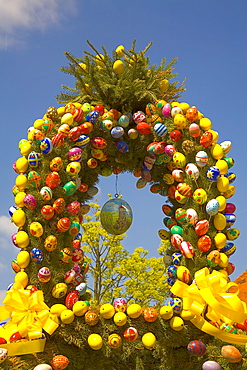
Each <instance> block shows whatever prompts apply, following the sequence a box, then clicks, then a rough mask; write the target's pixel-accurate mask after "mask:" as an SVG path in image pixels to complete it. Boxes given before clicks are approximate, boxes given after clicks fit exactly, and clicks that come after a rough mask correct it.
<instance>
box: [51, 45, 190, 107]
mask: <svg viewBox="0 0 247 370" xmlns="http://www.w3.org/2000/svg"><path fill="white" fill-rule="evenodd" d="M88 44H89V46H90V47H91V49H92V52H93V53H89V52H87V51H85V52H84V57H83V58H77V57H75V56H73V55H72V54H70V53H68V52H66V53H65V55H66V57H67V59H68V60H69V65H68V67H62V68H61V70H62V71H63V72H65V73H68V74H70V75H73V76H74V77H75V79H76V80H75V87H74V88H70V87H67V86H64V85H63V86H62V87H63V88H64V89H65V92H62V93H61V94H60V95H59V96H58V97H57V99H58V101H59V102H60V103H67V102H70V101H73V102H79V103H85V102H88V103H90V104H103V105H105V107H106V108H108V109H109V108H110V107H112V108H115V109H117V110H119V111H121V112H129V111H130V112H132V111H135V110H138V109H139V110H144V109H145V106H146V104H147V103H150V102H155V101H156V100H159V99H164V100H166V101H175V100H177V99H178V98H179V97H180V96H181V92H182V91H183V90H184V82H185V81H184V82H183V83H182V84H181V85H179V86H177V85H178V82H177V81H175V82H173V83H171V84H170V86H169V88H168V90H167V91H166V92H164V93H163V92H161V91H160V82H161V81H162V80H163V79H167V80H169V81H170V80H171V79H173V78H174V77H176V76H177V74H174V73H173V69H174V64H175V63H176V60H177V59H176V58H175V59H173V60H172V61H171V62H170V63H168V64H167V65H165V59H163V60H162V62H161V64H160V65H159V66H157V65H150V61H149V58H148V57H146V55H145V54H146V52H147V50H148V49H149V48H150V46H151V44H152V43H150V44H149V45H148V46H147V47H146V48H145V49H144V50H143V51H140V52H139V53H138V52H136V50H135V41H134V42H133V44H132V47H131V49H130V50H129V51H124V58H123V61H122V62H123V64H124V71H123V73H122V74H120V75H118V74H116V73H115V72H114V71H113V64H114V62H115V61H116V60H119V59H118V55H117V53H116V52H115V51H113V53H112V56H110V55H109V54H108V53H107V51H106V49H105V48H104V47H103V46H102V50H103V54H101V53H100V52H99V51H98V50H96V49H95V47H94V46H93V45H92V44H91V43H90V42H89V41H88ZM81 63H83V64H84V65H83V67H82V66H81ZM99 64H100V65H99ZM85 66H86V67H85Z"/></svg>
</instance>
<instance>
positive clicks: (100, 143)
mask: <svg viewBox="0 0 247 370" xmlns="http://www.w3.org/2000/svg"><path fill="white" fill-rule="evenodd" d="M91 144H92V146H93V147H94V148H96V149H105V148H106V147H107V141H106V140H105V139H104V138H103V137H93V138H92V139H91Z"/></svg>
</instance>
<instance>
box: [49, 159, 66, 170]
mask: <svg viewBox="0 0 247 370" xmlns="http://www.w3.org/2000/svg"><path fill="white" fill-rule="evenodd" d="M62 168H63V160H62V158H61V157H55V158H53V159H52V160H51V161H50V170H51V171H55V172H59V171H60V170H61V169H62Z"/></svg>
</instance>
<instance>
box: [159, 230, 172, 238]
mask: <svg viewBox="0 0 247 370" xmlns="http://www.w3.org/2000/svg"><path fill="white" fill-rule="evenodd" d="M158 235H159V237H160V239H162V240H168V239H169V237H170V233H169V231H167V230H164V229H160V230H159V231H158Z"/></svg>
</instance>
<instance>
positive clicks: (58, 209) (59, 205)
mask: <svg viewBox="0 0 247 370" xmlns="http://www.w3.org/2000/svg"><path fill="white" fill-rule="evenodd" d="M65 207H66V202H65V200H64V198H58V199H56V200H55V201H54V203H53V208H54V211H55V213H56V214H57V215H59V214H60V213H62V212H63V211H64V210H65Z"/></svg>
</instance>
